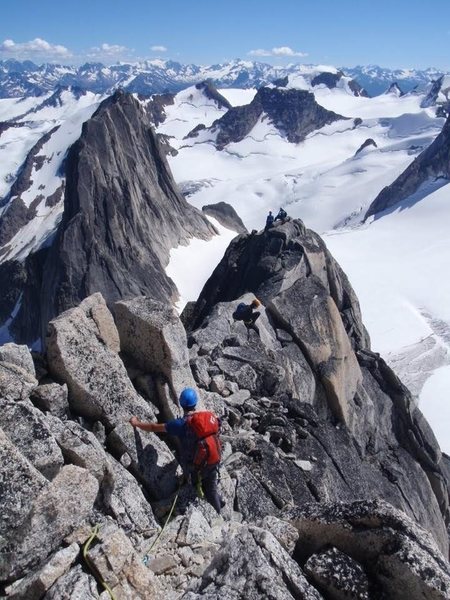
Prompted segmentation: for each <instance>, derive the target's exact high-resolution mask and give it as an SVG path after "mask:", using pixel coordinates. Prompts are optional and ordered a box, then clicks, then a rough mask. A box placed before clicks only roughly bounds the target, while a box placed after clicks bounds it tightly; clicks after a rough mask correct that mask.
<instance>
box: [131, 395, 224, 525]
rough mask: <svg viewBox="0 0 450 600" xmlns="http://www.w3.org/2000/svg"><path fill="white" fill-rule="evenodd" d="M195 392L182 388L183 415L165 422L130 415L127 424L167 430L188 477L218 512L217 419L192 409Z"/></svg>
mask: <svg viewBox="0 0 450 600" xmlns="http://www.w3.org/2000/svg"><path fill="white" fill-rule="evenodd" d="M197 402H198V396H197V392H196V391H195V390H194V389H193V388H190V387H188V388H185V389H184V390H183V391H182V392H181V394H180V398H179V404H180V406H181V408H182V409H183V416H182V417H179V418H178V419H172V420H171V421H167V423H145V422H142V421H139V419H138V418H137V417H131V419H130V425H132V426H133V427H135V428H136V427H137V428H138V429H142V430H143V431H151V432H153V433H168V434H169V435H173V436H175V437H177V438H179V439H180V440H182V442H183V443H182V444H181V453H180V454H181V461H180V462H181V465H182V467H183V471H184V473H185V475H186V477H187V478H188V479H190V480H191V481H193V480H194V482H195V483H196V484H197V488H198V490H199V491H201V492H203V493H204V495H205V498H206V500H207V501H208V502H209V503H210V504H211V505H212V506H213V507H214V508H215V509H216V511H217V512H218V513H220V510H221V508H222V507H223V506H224V502H223V501H222V499H221V497H220V496H219V493H218V490H217V483H218V475H219V463H220V458H221V444H220V439H219V428H220V422H219V419H218V418H217V417H216V416H215V415H214V413H212V412H209V411H196V408H197Z"/></svg>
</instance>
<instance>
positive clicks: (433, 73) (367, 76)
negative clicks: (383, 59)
mask: <svg viewBox="0 0 450 600" xmlns="http://www.w3.org/2000/svg"><path fill="white" fill-rule="evenodd" d="M343 70H344V71H345V73H346V74H347V75H348V76H349V77H352V78H353V79H356V81H358V83H360V85H362V86H363V87H364V88H365V89H366V90H367V92H368V93H369V94H370V95H371V96H378V95H379V94H382V93H383V92H385V91H386V90H387V89H388V88H389V86H390V85H391V84H392V83H393V82H397V83H398V84H399V85H400V88H401V89H402V90H403V91H404V92H410V91H411V90H414V89H415V88H417V90H418V91H419V92H423V91H424V90H425V88H426V87H427V86H428V84H429V83H430V82H431V81H435V80H436V79H438V78H439V77H441V76H442V74H443V73H442V71H439V70H438V69H434V68H428V69H422V70H421V69H386V68H383V67H379V66H378V65H365V66H364V65H358V66H356V67H343Z"/></svg>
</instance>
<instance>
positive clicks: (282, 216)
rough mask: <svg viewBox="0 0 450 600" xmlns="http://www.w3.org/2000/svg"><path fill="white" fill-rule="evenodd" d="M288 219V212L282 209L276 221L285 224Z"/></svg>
mask: <svg viewBox="0 0 450 600" xmlns="http://www.w3.org/2000/svg"><path fill="white" fill-rule="evenodd" d="M286 217H287V212H286V211H285V210H284V208H281V207H280V210H279V211H278V214H277V216H276V217H275V221H278V220H280V221H281V222H282V223H284V222H285V220H286Z"/></svg>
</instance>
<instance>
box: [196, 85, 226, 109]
mask: <svg viewBox="0 0 450 600" xmlns="http://www.w3.org/2000/svg"><path fill="white" fill-rule="evenodd" d="M195 87H196V89H197V90H202V92H203V94H204V95H205V96H206V97H207V98H209V99H210V100H214V102H215V103H216V104H217V108H226V109H229V108H231V104H230V103H229V102H228V100H227V99H226V98H225V97H224V96H222V94H221V93H220V92H219V91H218V90H217V88H216V87H215V86H214V84H213V83H212V81H211V80H207V81H202V82H201V83H197V84H196V86H195Z"/></svg>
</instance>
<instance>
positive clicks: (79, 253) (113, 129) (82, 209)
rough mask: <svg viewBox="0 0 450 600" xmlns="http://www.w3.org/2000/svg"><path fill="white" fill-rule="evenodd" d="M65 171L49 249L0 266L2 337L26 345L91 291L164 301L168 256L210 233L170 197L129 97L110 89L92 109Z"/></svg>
mask: <svg viewBox="0 0 450 600" xmlns="http://www.w3.org/2000/svg"><path fill="white" fill-rule="evenodd" d="M65 169H66V188H65V197H64V213H63V218H62V222H61V224H60V226H59V229H58V233H57V235H56V238H55V239H54V240H53V243H52V245H51V247H50V248H46V249H43V250H40V251H39V252H37V253H35V254H34V255H31V256H30V257H28V259H27V260H26V261H25V262H24V263H18V262H17V261H9V262H6V263H3V264H2V265H1V266H0V280H1V281H2V285H3V284H4V285H5V287H6V290H5V294H6V298H7V299H8V301H7V303H6V305H5V306H4V308H3V310H1V307H0V313H1V314H0V317H2V319H3V321H4V320H6V319H7V318H8V317H11V313H13V316H12V318H10V322H9V323H8V325H9V332H10V335H11V336H12V337H13V338H15V339H16V340H21V341H22V340H23V341H26V342H28V343H31V342H35V341H36V340H37V339H39V338H40V337H41V336H42V335H43V333H45V327H46V324H47V323H48V321H49V320H50V319H51V318H52V317H54V316H55V315H57V314H59V313H60V312H62V311H63V310H66V309H67V308H70V307H73V306H75V305H76V304H78V303H79V302H80V301H81V300H82V299H83V298H85V297H87V296H89V295H90V294H92V293H94V292H101V293H102V294H103V296H104V298H105V299H106V300H107V302H108V304H111V303H113V302H115V301H116V300H120V299H122V298H132V297H134V296H138V295H142V294H147V295H150V296H151V297H153V298H155V299H158V300H161V301H170V299H171V298H173V297H174V296H175V294H176V291H175V288H174V285H173V283H172V281H171V280H170V279H169V278H168V277H167V276H166V274H165V271H164V268H165V266H166V264H167V262H168V258H169V251H170V249H171V248H173V247H174V246H176V245H178V244H180V243H186V242H187V241H188V240H189V239H190V238H191V237H192V236H197V237H200V238H202V239H208V238H210V237H211V236H212V235H213V234H214V233H215V230H214V228H213V227H212V225H211V224H210V223H209V222H208V220H207V219H206V218H205V217H204V216H203V215H202V214H201V213H200V212H199V211H198V210H196V209H195V208H193V207H192V206H190V205H189V204H188V203H187V202H186V201H185V200H184V198H183V197H182V196H181V194H180V193H179V192H178V190H177V188H176V185H175V183H174V180H173V178H172V175H171V173H170V171H169V167H168V165H167V162H166V160H165V157H164V155H163V153H162V152H161V149H160V146H159V143H158V141H157V138H156V136H155V134H154V132H153V130H152V128H151V123H150V121H149V119H148V116H147V114H146V113H145V111H144V109H143V108H142V106H141V104H140V103H139V102H138V101H137V100H136V99H134V98H133V97H132V96H131V95H127V94H124V93H122V92H117V93H116V94H115V95H114V96H112V97H111V98H108V99H107V100H105V101H104V102H103V103H102V104H101V105H100V107H99V108H98V110H97V111H96V113H95V114H94V115H93V117H92V118H91V119H90V120H89V121H87V122H86V123H85V124H84V125H83V130H82V134H81V137H80V139H79V140H78V141H77V142H76V143H75V144H74V145H73V146H72V147H71V149H70V151H69V154H68V156H67V160H66V163H65ZM11 272H13V273H15V274H16V276H15V277H11ZM15 307H16V314H14V309H15ZM31 313H32V314H33V319H30V316H29V315H30V314H31Z"/></svg>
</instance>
